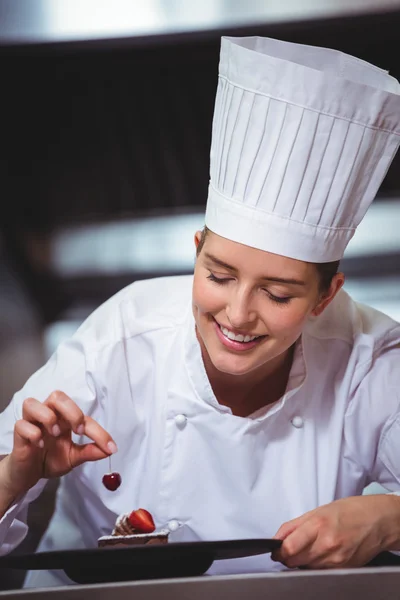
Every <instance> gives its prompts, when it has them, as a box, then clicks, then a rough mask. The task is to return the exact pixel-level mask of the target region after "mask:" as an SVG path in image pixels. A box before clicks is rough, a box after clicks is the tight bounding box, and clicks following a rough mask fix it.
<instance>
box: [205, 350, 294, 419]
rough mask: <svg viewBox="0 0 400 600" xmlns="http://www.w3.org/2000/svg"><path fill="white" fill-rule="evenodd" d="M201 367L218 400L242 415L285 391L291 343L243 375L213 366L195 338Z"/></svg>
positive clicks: (276, 398)
mask: <svg viewBox="0 0 400 600" xmlns="http://www.w3.org/2000/svg"><path fill="white" fill-rule="evenodd" d="M199 343H200V346H201V351H202V357H203V362H204V367H205V370H206V373H207V376H208V380H209V382H210V384H211V387H212V389H213V392H214V394H215V397H216V398H217V400H218V402H219V404H222V405H224V406H228V407H229V408H230V409H231V410H232V413H233V414H234V415H236V416H242V417H246V416H248V415H250V414H252V413H254V412H255V411H257V410H259V409H260V408H263V407H264V406H267V405H269V404H272V403H274V402H276V401H277V400H279V398H281V396H282V395H283V394H284V393H285V390H286V386H287V381H288V378H289V373H290V369H291V366H292V362H293V350H294V346H292V347H291V348H289V349H288V350H286V352H284V353H283V354H281V355H279V356H277V357H275V358H273V359H272V360H270V361H268V363H266V364H265V365H262V367H260V368H258V369H254V370H253V371H250V372H249V373H245V374H244V375H231V374H229V373H223V372H221V371H218V369H216V368H215V366H214V365H213V363H212V362H211V360H210V357H209V355H208V352H207V350H206V348H205V346H204V344H203V342H202V340H201V339H199Z"/></svg>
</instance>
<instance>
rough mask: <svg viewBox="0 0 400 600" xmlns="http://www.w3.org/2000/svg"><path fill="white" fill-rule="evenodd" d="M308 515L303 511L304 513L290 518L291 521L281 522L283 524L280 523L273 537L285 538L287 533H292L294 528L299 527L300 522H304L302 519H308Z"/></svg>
mask: <svg viewBox="0 0 400 600" xmlns="http://www.w3.org/2000/svg"><path fill="white" fill-rule="evenodd" d="M308 516H309V513H305V514H304V515H301V516H300V517H297V518H296V519H292V520H291V521H287V522H286V523H283V525H281V526H280V527H279V529H278V531H277V532H276V534H275V535H274V539H278V540H284V539H286V538H287V537H288V535H290V534H291V533H293V531H294V530H295V529H297V528H298V527H299V525H301V524H302V523H304V521H306V520H307V519H308Z"/></svg>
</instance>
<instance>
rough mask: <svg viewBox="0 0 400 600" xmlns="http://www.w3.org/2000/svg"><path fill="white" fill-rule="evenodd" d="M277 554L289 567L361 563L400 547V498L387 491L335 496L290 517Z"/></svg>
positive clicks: (339, 565)
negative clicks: (293, 517)
mask: <svg viewBox="0 0 400 600" xmlns="http://www.w3.org/2000/svg"><path fill="white" fill-rule="evenodd" d="M275 538H278V539H281V540H283V544H282V546H281V548H280V549H279V550H276V551H274V552H273V553H272V559H273V560H276V561H279V562H282V563H283V564H284V565H286V566H287V567H291V568H293V567H301V566H303V567H308V568H311V569H326V568H346V567H361V566H363V565H365V564H367V563H368V562H369V561H370V560H371V559H372V558H374V556H376V555H377V554H379V553H380V552H382V551H384V550H400V497H398V496H392V495H387V494H378V495H371V496H355V497H350V498H343V499H341V500H335V501H334V502H332V503H331V504H326V505H325V506H321V507H319V508H316V509H315V510H312V511H310V512H308V513H306V514H304V515H302V516H301V517H298V518H297V519H293V520H292V521H288V522H287V523H285V524H284V525H282V527H280V529H279V530H278V531H277V533H276V535H275Z"/></svg>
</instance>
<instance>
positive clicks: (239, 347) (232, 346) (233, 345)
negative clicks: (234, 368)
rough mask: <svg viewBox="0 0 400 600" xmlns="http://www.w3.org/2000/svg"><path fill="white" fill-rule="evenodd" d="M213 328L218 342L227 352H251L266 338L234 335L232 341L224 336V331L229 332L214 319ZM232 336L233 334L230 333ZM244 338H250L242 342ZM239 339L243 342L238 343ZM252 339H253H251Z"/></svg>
mask: <svg viewBox="0 0 400 600" xmlns="http://www.w3.org/2000/svg"><path fill="white" fill-rule="evenodd" d="M214 326H215V331H216V334H217V337H218V339H219V340H220V342H221V343H222V344H223V346H225V347H226V348H229V350H235V351H240V352H243V351H246V350H251V349H252V348H255V347H256V346H257V345H258V344H259V343H260V342H261V341H262V340H263V339H264V338H266V337H268V336H265V335H261V336H257V337H254V336H250V335H249V334H246V335H243V334H236V335H234V339H231V337H232V336H231V337H228V336H227V335H225V333H224V330H225V331H228V333H229V332H230V330H229V329H227V328H226V327H224V326H223V325H220V324H219V323H218V322H217V321H216V320H215V319H214ZM232 334H233V332H232ZM246 337H248V338H250V340H249V341H247V342H245V341H244V340H245V339H246ZM235 338H239V339H235ZM241 338H243V341H240V340H241ZM251 338H253V339H251Z"/></svg>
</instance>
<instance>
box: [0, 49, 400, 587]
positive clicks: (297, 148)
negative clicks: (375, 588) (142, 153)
mask: <svg viewBox="0 0 400 600" xmlns="http://www.w3.org/2000/svg"><path fill="white" fill-rule="evenodd" d="M399 122H400V98H399V84H398V82H397V81H395V80H393V79H392V78H391V77H389V76H388V75H387V74H386V73H385V72H383V71H381V70H380V69H377V68H376V67H373V66H371V65H368V64H367V63H364V62H362V61H359V60H357V59H354V58H352V57H349V56H346V55H343V54H341V53H338V52H335V51H331V50H326V49H321V48H310V47H306V46H299V45H297V44H288V43H283V42H278V41H276V40H269V39H261V38H241V39H233V38H224V39H223V40H222V48H221V61H220V71H219V84H218V92H217V99H216V106H215V115H214V122H213V136H212V148H211V181H210V191H209V197H208V202H207V213H206V228H205V230H204V231H203V232H198V233H197V234H196V236H195V243H196V248H197V260H196V265H195V272H194V277H193V278H192V277H171V278H164V279H159V280H150V281H145V282H137V283H135V284H133V285H132V286H130V287H128V288H126V289H125V290H123V291H121V292H120V293H119V294H117V295H116V296H115V297H114V298H112V299H111V300H109V301H108V302H107V303H106V304H104V305H103V306H102V307H100V308H99V309H98V310H97V311H96V312H95V313H93V315H92V316H91V317H90V318H89V319H88V320H87V321H86V322H85V323H84V324H83V325H82V327H81V328H80V329H79V330H78V332H77V333H76V334H75V336H74V337H73V338H72V339H71V340H70V341H68V342H67V343H64V344H62V345H61V346H60V347H59V349H58V351H57V352H56V354H55V355H54V356H53V357H52V358H51V359H50V361H49V362H48V364H47V365H46V366H45V367H43V369H41V370H40V371H39V372H38V373H36V374H35V375H34V376H33V377H32V378H31V379H30V380H29V381H28V382H27V384H26V386H25V387H24V388H23V389H22V390H21V391H20V392H19V393H17V394H16V395H15V397H14V399H13V401H12V403H11V405H10V406H9V408H8V409H7V410H6V411H5V413H4V414H3V415H2V417H1V422H0V423H1V424H0V428H1V435H0V439H1V453H2V454H4V455H6V456H5V458H4V459H3V460H2V461H1V463H0V490H1V493H0V502H1V507H0V509H1V513H2V514H3V515H4V516H3V518H2V520H1V521H0V543H1V550H2V552H3V553H4V552H7V551H9V550H11V549H12V548H13V547H15V546H16V545H17V544H18V543H19V542H20V541H21V539H22V538H23V536H24V535H25V533H26V525H25V518H26V507H27V504H28V503H29V502H30V501H31V500H32V499H33V498H34V497H36V496H37V495H38V494H39V493H40V491H41V489H42V488H43V485H44V483H45V479H44V478H48V477H54V476H58V475H64V477H63V478H62V481H61V485H60V488H59V491H58V496H57V505H56V511H55V515H54V517H53V519H52V522H51V524H50V526H49V529H48V531H47V532H46V534H45V536H44V539H43V541H42V543H41V547H40V549H41V550H49V549H56V548H57V549H59V548H79V547H80V548H84V547H94V546H96V541H97V538H98V537H99V536H100V535H104V534H107V533H109V532H110V530H111V529H112V527H113V524H114V521H115V518H116V516H117V515H118V514H120V513H122V512H127V511H129V510H132V509H133V508H137V507H139V506H143V507H145V508H147V509H148V510H150V512H151V513H152V514H153V515H154V518H155V521H156V524H157V525H159V526H162V525H165V524H169V526H170V529H171V530H172V531H175V530H177V529H178V532H179V531H181V532H184V533H183V538H181V539H187V538H185V537H184V536H185V535H189V536H192V537H194V538H197V539H204V540H212V539H229V538H231V539H232V538H251V537H272V536H273V535H276V536H277V537H278V538H280V539H282V540H284V541H283V545H282V548H281V550H280V551H279V552H276V553H275V554H274V555H273V556H272V560H273V561H274V562H272V561H271V560H270V557H269V556H261V557H252V558H245V559H238V560H235V561H225V562H224V563H222V562H219V563H216V564H215V565H213V567H212V570H211V572H240V571H242V572H243V571H246V572H250V571H253V572H254V571H263V570H264V571H265V570H268V569H271V568H276V569H282V568H284V565H286V566H287V567H296V566H299V565H307V566H309V567H316V568H324V567H334V566H344V567H346V566H358V565H363V564H365V563H367V562H368V561H369V560H370V559H371V558H372V557H373V556H374V555H376V554H377V553H379V552H380V551H382V550H400V498H399V497H398V496H397V495H396V493H397V492H398V491H399V490H400V460H399V457H400V411H399V404H400V397H399V390H400V376H399V369H398V364H399V358H400V326H399V325H398V324H397V323H395V322H394V321H392V320H391V319H390V318H389V317H386V316H385V315H383V314H381V313H378V312H376V311H374V310H372V309H370V308H368V307H365V306H362V305H359V304H357V303H355V302H354V301H352V300H351V298H350V297H349V296H348V295H347V294H346V293H345V292H344V291H343V290H342V289H341V288H342V286H343V282H344V276H343V274H342V273H340V272H338V261H339V260H340V258H341V257H342V256H343V252H344V250H345V247H346V245H347V243H348V241H349V240H350V238H351V236H352V235H353V234H354V230H355V227H356V226H357V224H358V223H359V222H360V220H361V218H362V217H363V215H364V213H365V211H366V210H367V207H368V206H369V204H370V203H371V202H372V200H373V198H374V196H375V194H376V191H377V189H378V187H379V185H380V183H381V181H382V179H383V177H384V174H385V172H386V170H387V168H388V166H389V164H390V162H391V160H392V158H393V156H394V154H395V152H396V150H397V147H398V143H399V136H400V125H399ZM396 367H397V370H396ZM56 390H58V391H56ZM85 436H86V437H85ZM87 438H90V439H91V440H92V443H91V444H90V443H89V444H87V443H86V442H87V441H88V440H87ZM116 444H118V453H116V450H117V447H116ZM110 455H113V458H112V463H113V469H114V470H115V471H118V472H119V473H120V474H121V476H122V481H123V483H122V485H121V487H120V488H119V489H118V491H117V492H115V493H111V492H110V491H108V490H106V489H105V488H104V487H103V486H102V484H101V480H102V476H103V474H104V472H105V470H106V467H105V466H104V465H105V464H107V463H108V459H107V460H106V462H104V461H102V460H101V459H106V457H108V456H110ZM370 481H377V482H379V483H381V484H382V485H383V486H385V487H386V488H387V489H388V490H389V491H391V492H393V493H392V494H381V495H377V496H361V493H362V490H363V488H364V487H365V485H366V484H368V483H369V482H370ZM65 582H67V579H66V578H65V575H64V574H63V573H56V572H53V573H47V574H33V575H30V576H29V577H28V581H27V585H29V586H33V585H49V584H57V583H65Z"/></svg>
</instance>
